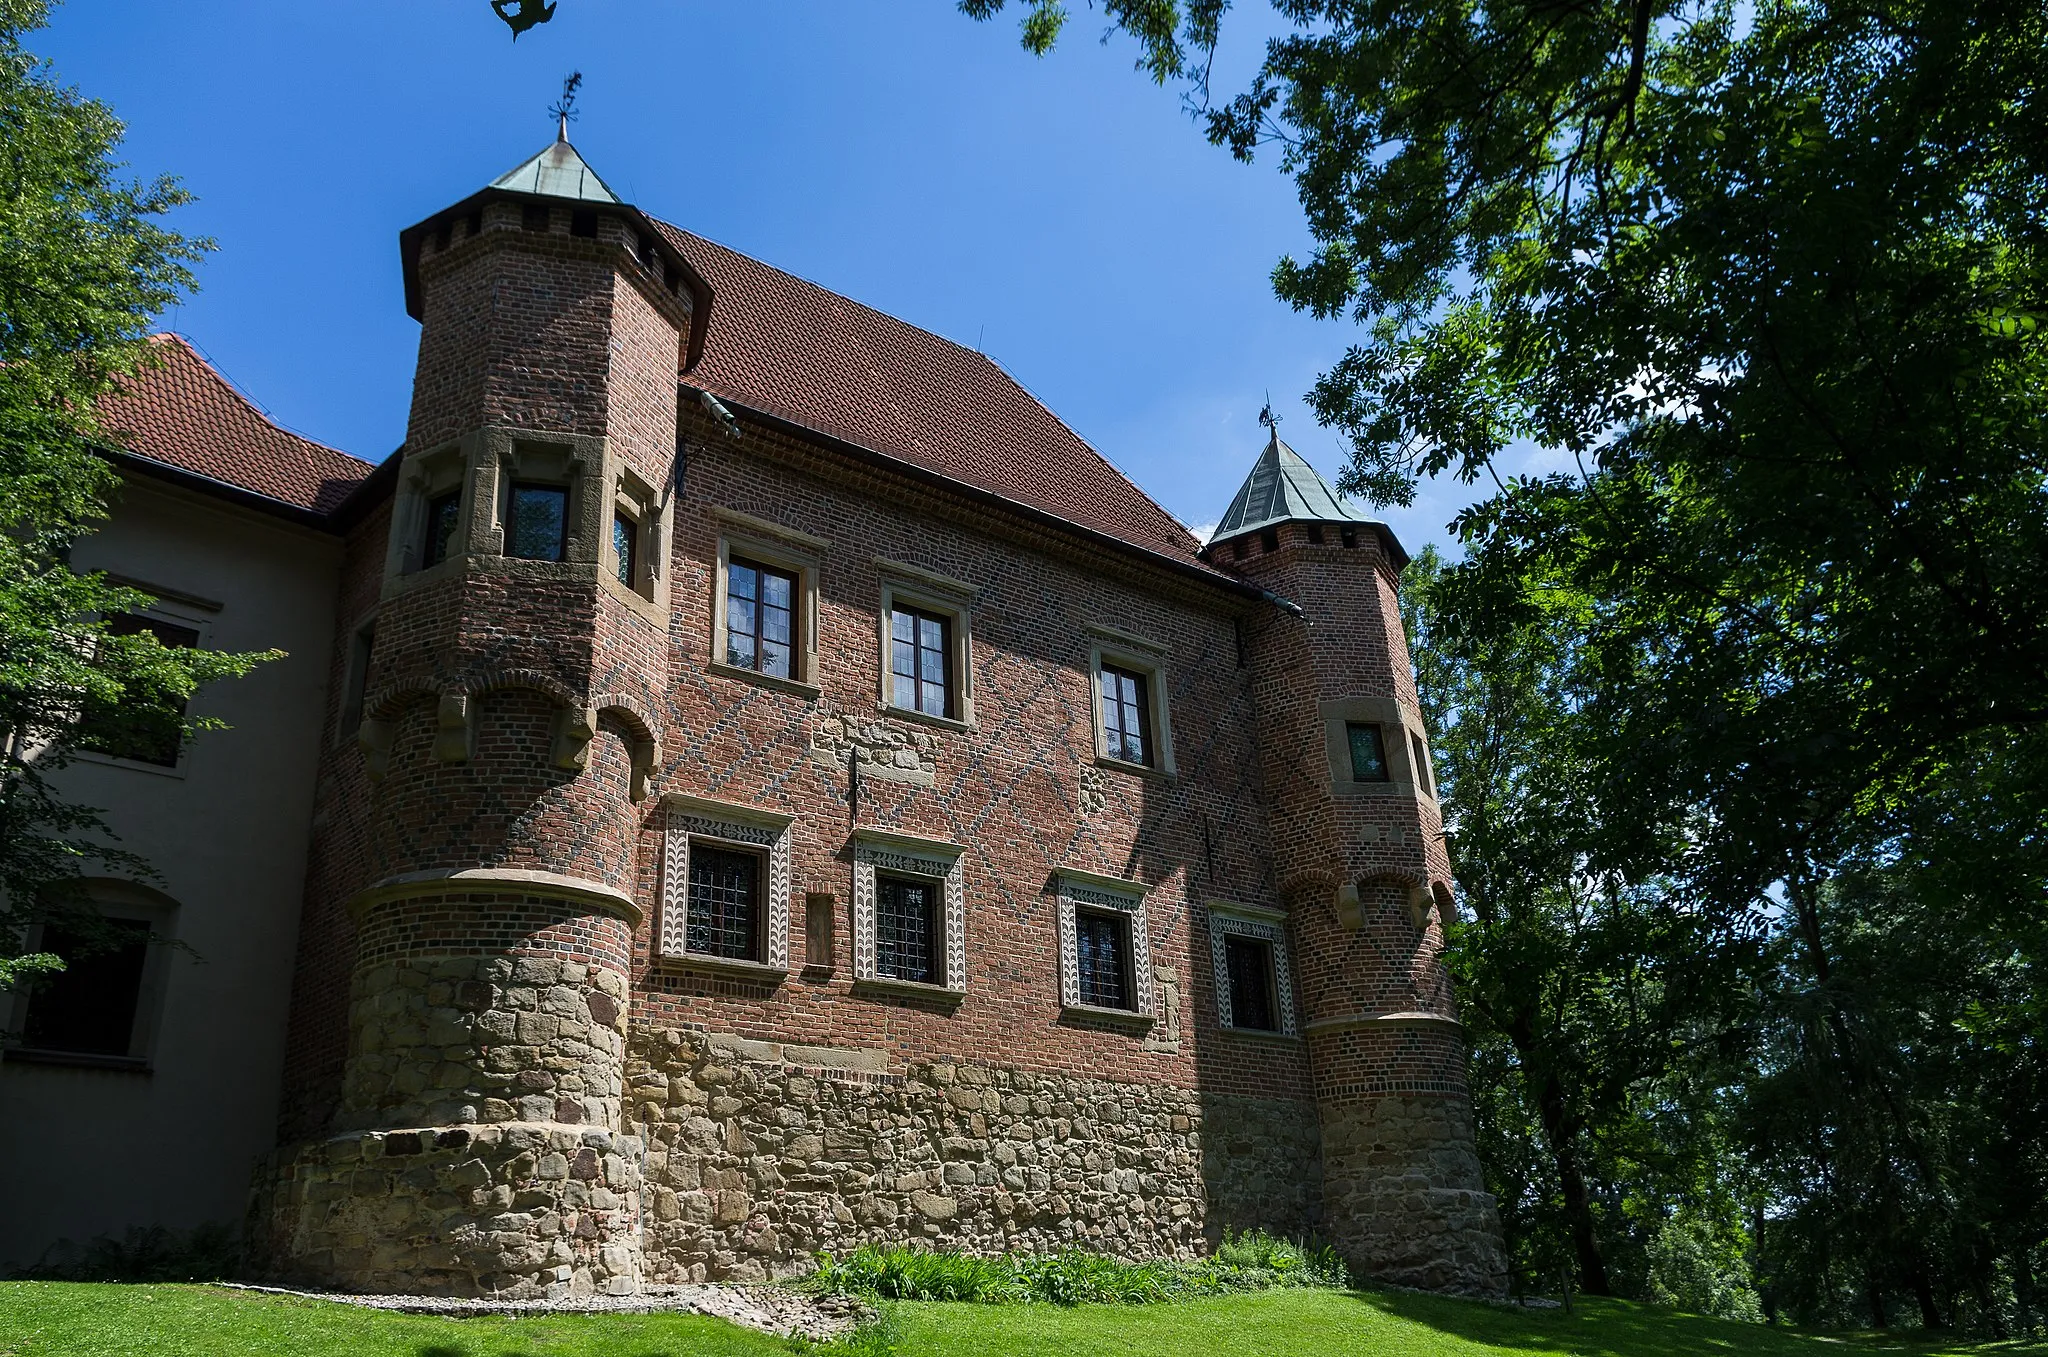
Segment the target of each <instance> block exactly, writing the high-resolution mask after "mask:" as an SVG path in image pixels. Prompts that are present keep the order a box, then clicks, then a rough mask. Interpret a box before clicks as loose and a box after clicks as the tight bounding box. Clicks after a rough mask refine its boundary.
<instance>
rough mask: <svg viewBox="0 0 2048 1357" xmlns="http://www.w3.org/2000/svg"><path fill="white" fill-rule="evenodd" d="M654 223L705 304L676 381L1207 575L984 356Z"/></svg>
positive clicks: (1146, 499)
mask: <svg viewBox="0 0 2048 1357" xmlns="http://www.w3.org/2000/svg"><path fill="white" fill-rule="evenodd" d="M657 225H659V226H660V227H661V229H662V230H663V231H665V232H666V233H667V234H668V236H669V240H670V242H671V243H672V244H673V245H674V246H675V247H676V249H677V250H679V251H680V252H681V253H682V255H683V257H684V258H686V259H688V260H689V261H690V263H691V265H692V266H693V267H695V268H696V269H697V271H698V272H699V273H701V274H703V275H704V277H705V279H706V280H707V281H708V282H709V283H710V284H711V287H712V290H713V293H714V294H715V297H716V300H715V301H713V303H712V305H711V323H710V331H709V333H708V334H707V335H706V337H705V341H704V354H703V358H702V359H701V360H700V361H699V362H698V364H697V366H695V367H694V368H692V369H691V370H690V371H689V372H688V373H687V374H685V380H686V381H688V382H690V383H692V384H693V385H696V386H699V387H702V388H704V389H705V390H707V391H709V392H711V393H712V394H713V395H714V396H718V397H720V398H722V399H727V400H731V401H733V402H734V403H736V404H739V405H744V406H747V407H749V408H751V409H755V410H760V411H763V412H765V413H767V414H770V415H774V416H777V417H779V418H781V419H785V420H788V421H790V422H792V423H795V424H800V425H803V426H804V427H806V428H810V429H814V430H817V431H818V432H820V433H824V434H826V435H828V436H831V437H834V438H838V439H842V440H845V441H847V442H851V443H855V444H858V445H860V446H862V447H865V448H868V449H870V450H872V451H874V452H878V453H882V454H884V455H886V456H891V457H895V458H898V459H900V460H903V461H906V462H910V463H912V464H914V465H916V466H919V467H922V468H924V469H925V470H927V471H933V472H937V473H938V474H940V475H942V476H946V477H949V478H951V479H953V480H956V481H962V482H965V483H966V484H968V485H970V486H974V487H975V488H977V489H980V490H985V491H989V492H992V493H994V494H997V495H1001V496H1003V497H1004V498H1006V499H1010V500H1014V501H1017V502H1020V503H1022V504H1025V505H1028V506H1030V507H1032V508H1035V509H1038V510H1041V511H1043V512H1046V513H1049V514H1052V515H1054V516H1056V517H1058V518H1062V519H1065V520H1067V521H1068V522H1070V523H1076V524H1079V525H1081V526H1082V527H1085V528H1090V529H1093V530H1095V531H1096V532H1099V533H1104V534H1107V535H1109V536H1111V537H1114V538H1117V539H1120V540H1122V541H1124V542H1127V543H1130V544H1131V545H1133V546H1137V547H1141V548H1143V549H1145V550H1147V551H1151V552H1156V553H1158V554H1159V555H1162V556H1166V557H1170V558H1172V559H1173V560H1175V561H1179V562H1184V563H1186V564H1189V565H1192V566H1194V567H1196V568H1197V569H1201V570H1204V571H1207V570H1209V567H1208V566H1207V565H1206V564H1205V563H1203V562H1201V561H1199V560H1197V559H1196V556H1195V552H1196V550H1197V549H1198V547H1199V546H1200V543H1198V542H1196V540H1195V538H1194V536H1193V534H1191V533H1189V532H1188V530H1187V529H1186V528H1184V527H1182V526H1181V524H1180V522H1179V521H1178V520H1176V519H1175V518H1174V516H1173V515H1172V514H1169V513H1168V512H1166V510H1164V509H1162V508H1161V507H1160V506H1159V505H1158V504H1157V503H1156V502H1154V501H1153V500H1152V498H1151V497H1150V496H1148V495H1146V494H1145V492H1144V491H1142V490H1140V489H1139V488H1138V487H1137V486H1136V485H1134V484H1133V483H1132V482H1131V481H1130V480H1129V478H1127V477H1126V476H1125V475H1124V474H1123V473H1122V472H1120V471H1118V470H1117V469H1116V468H1115V467H1114V466H1111V465H1110V464H1109V462H1108V461H1107V460H1106V459H1105V458H1104V457H1103V456H1102V454H1101V453H1099V452H1097V451H1095V449H1093V448H1091V447H1089V446H1088V444H1086V443H1085V442H1083V441H1082V440H1081V438H1080V436H1079V435H1078V434H1076V433H1075V432H1074V431H1073V430H1072V429H1069V428H1068V427H1067V426H1066V425H1065V424H1062V423H1061V422H1060V420H1059V418H1058V416H1056V415H1054V414H1053V413H1052V411H1050V410H1048V409H1046V408H1045V407H1044V406H1043V405H1040V404H1039V403H1038V401H1037V400H1036V399H1035V398H1034V397H1033V396H1032V395H1031V393H1030V392H1028V391H1026V390H1025V389H1024V388H1023V387H1021V386H1019V385H1018V384H1017V383H1016V382H1015V381H1013V380H1012V379H1011V378H1010V377H1009V375H1008V374H1007V373H1005V372H1004V371H1003V370H1002V369H1001V368H999V367H997V366H996V365H995V364H994V363H992V362H990V361H989V359H988V358H986V357H985V356H983V355H981V354H978V353H976V352H974V351H973V350H971V349H965V348H962V347H961V346H959V345H958V344H954V343H952V342H951V341H949V340H944V339H941V338H939V337H938V336H937V335H934V334H929V333H927V332H926V331H923V330H920V329H918V328H917V327H916V326H914V325H911V324H909V323H908V322H905V321H900V320H897V319H896V318H895V317H893V316H885V315H883V314H882V313H881V312H879V311H876V310H874V309H872V308H870V307H866V306H862V305H861V304H860V303H858V302H854V301H849V300H848V299H846V298H845V297H842V296H839V295H838V294H837V293H834V292H828V291H827V290H825V289H824V288H822V287H819V286H818V285H817V284H815V283H808V282H805V281H804V280H803V279H801V278H797V277H794V276H792V275H790V274H787V273H784V272H783V271H782V270H780V269H777V268H772V267H770V266H769V265H767V264H763V263H761V262H760V261H759V260H756V259H749V258H748V257H747V256H745V255H743V254H739V253H737V252H736V251H733V250H729V249H727V248H725V247H724V246H723V245H719V244H715V243H714V242H712V241H709V240H705V239H704V238H703V237H701V236H694V235H691V234H690V233H689V232H687V231H684V230H681V229H679V228H677V227H674V226H670V225H669V224H667V223H666V222H659V223H657ZM1218 573H1220V572H1218Z"/></svg>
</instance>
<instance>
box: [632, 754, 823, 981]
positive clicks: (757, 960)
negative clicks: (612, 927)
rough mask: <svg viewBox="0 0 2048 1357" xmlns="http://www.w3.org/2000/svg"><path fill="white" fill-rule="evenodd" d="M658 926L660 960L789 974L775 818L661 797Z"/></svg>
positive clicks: (784, 829)
mask: <svg viewBox="0 0 2048 1357" xmlns="http://www.w3.org/2000/svg"><path fill="white" fill-rule="evenodd" d="M667 811H668V832H667V841H666V845H665V849H664V852H663V862H662V883H661V919H660V923H659V928H658V931H657V935H656V950H657V951H658V952H659V954H660V955H661V957H662V959H663V960H665V961H671V962H676V963H679V964H682V965H689V966H699V967H704V968H708V969H713V970H718V969H725V970H739V971H745V972H750V973H765V974H773V975H781V974H782V973H784V972H786V971H788V969H789V879H790V844H789V827H790V824H791V823H792V821H793V819H794V817H793V816H789V815H784V814H782V813H780V812H778V811H769V810H763V809H760V808H758V807H754V806H747V805H740V804H737V803H734V802H728V801H712V800H708V799H705V798H703V797H694V796H685V795H681V794H676V795H671V796H669V797H668V798H667Z"/></svg>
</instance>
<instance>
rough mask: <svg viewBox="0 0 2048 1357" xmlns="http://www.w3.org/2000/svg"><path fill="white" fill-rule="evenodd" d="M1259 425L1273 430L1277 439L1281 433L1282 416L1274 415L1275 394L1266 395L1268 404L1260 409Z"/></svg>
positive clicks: (1268, 393)
mask: <svg viewBox="0 0 2048 1357" xmlns="http://www.w3.org/2000/svg"><path fill="white" fill-rule="evenodd" d="M1259 423H1261V424H1263V425H1265V426H1266V427H1267V428H1269V429H1271V430H1272V431H1273V433H1274V435H1275V436H1276V437H1277V436H1278V435H1279V433H1280V416H1278V415H1276V414H1274V413H1273V393H1272V392H1270V391H1268V392H1267V393H1266V403H1265V404H1264V405H1262V406H1260V407H1259Z"/></svg>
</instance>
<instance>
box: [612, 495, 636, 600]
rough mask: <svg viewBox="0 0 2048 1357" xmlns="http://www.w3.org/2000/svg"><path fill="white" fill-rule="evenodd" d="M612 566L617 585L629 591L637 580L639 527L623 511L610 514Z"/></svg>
mask: <svg viewBox="0 0 2048 1357" xmlns="http://www.w3.org/2000/svg"><path fill="white" fill-rule="evenodd" d="M612 565H613V566H614V568H616V569H617V570H618V572H619V583H620V584H623V585H625V586H626V587H627V588H628V589H631V588H632V587H633V585H634V582H635V580H637V579H638V578H639V565H640V525H639V524H638V523H635V522H634V521H633V517H632V515H631V514H628V513H626V512H625V511H623V510H613V512H612Z"/></svg>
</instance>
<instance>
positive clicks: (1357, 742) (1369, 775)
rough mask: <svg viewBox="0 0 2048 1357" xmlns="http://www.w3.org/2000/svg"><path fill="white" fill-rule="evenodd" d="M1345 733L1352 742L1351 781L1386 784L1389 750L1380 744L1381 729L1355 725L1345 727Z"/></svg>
mask: <svg viewBox="0 0 2048 1357" xmlns="http://www.w3.org/2000/svg"><path fill="white" fill-rule="evenodd" d="M1344 732H1345V734H1346V735H1347V736H1349V737H1350V740H1351V780H1352V781H1353V782H1385V781H1386V780H1387V750H1386V746H1385V745H1383V744H1382V743H1381V742H1380V728H1379V727H1378V726H1364V725H1358V724H1355V723H1354V724H1351V725H1347V726H1345V727H1344Z"/></svg>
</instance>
